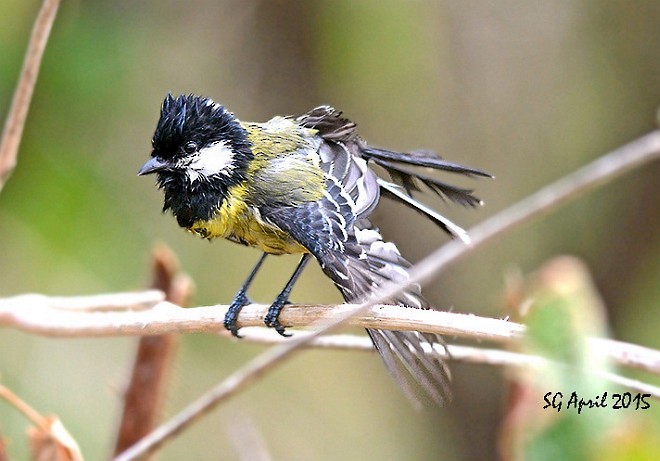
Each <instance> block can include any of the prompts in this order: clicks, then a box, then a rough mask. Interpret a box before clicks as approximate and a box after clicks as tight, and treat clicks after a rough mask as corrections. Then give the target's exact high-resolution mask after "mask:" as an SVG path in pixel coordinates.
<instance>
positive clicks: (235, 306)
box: [224, 253, 268, 338]
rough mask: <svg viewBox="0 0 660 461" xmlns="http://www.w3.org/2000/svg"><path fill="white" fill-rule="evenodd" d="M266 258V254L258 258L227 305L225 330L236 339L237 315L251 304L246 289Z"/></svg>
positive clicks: (238, 336)
mask: <svg viewBox="0 0 660 461" xmlns="http://www.w3.org/2000/svg"><path fill="white" fill-rule="evenodd" d="M266 256H268V253H264V254H262V255H261V258H259V261H257V264H255V266H254V267H253V268H252V272H250V275H248V277H247V279H245V282H243V285H241V288H240V289H239V290H238V293H236V296H234V300H233V301H232V302H231V304H230V305H229V309H227V313H226V314H225V322H224V324H225V328H226V329H227V330H229V331H230V332H231V334H232V335H234V336H236V337H237V338H240V335H239V334H238V328H236V320H237V319H238V313H239V312H240V311H241V309H242V308H243V306H247V305H248V304H250V302H251V301H250V299H249V298H248V297H247V289H248V288H249V287H250V284H251V283H252V279H254V276H255V275H257V272H259V268H260V267H261V265H262V264H263V262H264V260H265V259H266Z"/></svg>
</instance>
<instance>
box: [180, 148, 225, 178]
mask: <svg viewBox="0 0 660 461" xmlns="http://www.w3.org/2000/svg"><path fill="white" fill-rule="evenodd" d="M233 170H234V153H233V152H232V150H231V148H230V147H229V146H227V144H226V143H225V141H220V142H217V143H215V144H212V145H210V146H208V147H205V148H203V149H201V150H200V151H199V152H198V153H197V155H196V157H195V159H194V160H193V161H192V162H191V163H190V164H188V171H189V173H188V177H189V178H190V179H191V181H195V180H196V179H198V178H199V176H200V175H201V176H212V175H215V174H224V175H225V176H229V175H231V173H232V171H233Z"/></svg>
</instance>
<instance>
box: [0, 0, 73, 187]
mask: <svg viewBox="0 0 660 461" xmlns="http://www.w3.org/2000/svg"><path fill="white" fill-rule="evenodd" d="M59 5H60V2H59V0H44V2H43V4H42V5H41V9H40V10H39V15H38V16H37V19H36V21H35V22H34V26H33V28H32V34H31V36H30V43H29V44H28V49H27V52H26V54H25V61H24V62H23V68H22V69H21V74H20V77H19V78H18V84H17V86H16V91H15V92H14V98H13V100H12V103H11V107H10V109H9V114H8V115H7V121H6V122H5V128H4V130H3V133H2V139H1V140H0V191H2V188H3V187H4V185H5V183H6V182H7V179H9V176H11V173H12V172H13V171H14V168H15V167H16V159H17V157H18V148H19V146H20V145H21V137H22V135H23V128H24V127H25V120H26V119H27V114H28V109H29V108H30V100H31V99H32V93H33V92H34V85H35V84H36V82H37V76H38V75H39V67H40V66H41V58H42V57H43V54H44V50H45V49H46V44H47V43H48V37H49V35H50V30H51V28H52V26H53V22H54V21H55V16H56V15H57V9H58V7H59Z"/></svg>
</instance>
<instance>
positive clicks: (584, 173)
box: [116, 131, 660, 461]
mask: <svg viewBox="0 0 660 461" xmlns="http://www.w3.org/2000/svg"><path fill="white" fill-rule="evenodd" d="M659 156H660V132H659V131H654V132H652V133H650V134H648V135H646V136H643V137H641V138H639V139H637V140H635V141H633V142H631V143H629V144H627V145H625V146H623V147H621V148H619V149H616V150H614V151H613V152H611V153H609V154H607V155H605V156H603V157H601V158H599V159H597V160H595V161H593V162H591V163H590V164H588V165H587V166H585V167H583V168H581V169H579V170H577V171H576V172H574V173H571V174H569V175H568V176H566V177H564V178H562V179H560V180H558V181H556V182H555V183H553V184H551V185H549V186H546V187H545V188H543V189H541V190H540V191H538V192H536V193H535V194H532V195H531V196H529V197H528V198H526V199H524V200H522V201H521V202H519V203H517V204H516V205H513V206H512V207H510V208H508V209H506V210H504V211H503V212H500V213H498V214H497V215H496V216H494V217H492V218H490V219H488V220H486V221H485V222H484V223H482V224H480V225H478V226H476V227H475V228H474V229H473V230H472V231H471V232H470V235H471V239H472V244H471V245H470V246H464V245H462V244H460V243H458V242H456V241H454V242H451V243H449V244H447V245H445V246H443V247H441V248H440V249H438V250H436V251H435V252H433V253H432V254H431V255H430V256H428V257H426V258H424V259H423V260H422V261H420V262H419V263H418V264H416V265H415V266H413V267H412V268H411V270H410V280H409V281H408V283H388V284H385V285H384V286H382V287H381V288H380V289H379V292H378V294H377V295H376V296H374V298H372V299H370V300H369V301H367V302H365V303H363V304H362V305H360V306H358V307H357V308H355V309H351V310H349V311H347V312H344V313H342V314H341V315H339V316H337V317H336V318H335V319H333V320H331V321H323V322H321V323H320V324H319V325H318V329H317V330H316V331H315V332H314V333H312V334H310V335H309V336H307V337H304V338H300V337H299V338H293V339H292V340H291V341H288V342H286V343H283V344H282V345H278V346H275V347H273V348H271V349H269V350H268V351H266V352H264V353H263V354H261V355H259V356H257V357H255V358H254V359H253V360H251V361H250V362H249V363H247V364H246V365H245V366H244V367H243V368H241V369H239V370H237V371H236V372H235V373H233V374H231V375H230V376H229V377H228V378H227V379H225V380H224V381H223V382H221V383H219V384H218V385H217V386H215V387H214V388H212V389H211V390H210V391H208V392H207V393H206V394H204V395H202V396H201V397H200V398H199V399H197V400H196V401H194V402H193V403H191V404H190V405H189V406H188V407H186V408H184V409H183V410H182V411H181V412H180V413H179V414H177V415H175V416H174V417H173V418H172V419H171V420H170V421H168V422H166V423H165V424H163V425H162V426H160V427H159V428H158V429H156V430H155V431H154V432H152V433H151V434H149V435H148V436H147V437H145V438H144V439H142V440H141V441H140V442H138V443H137V444H135V445H134V446H133V447H131V448H129V449H128V450H127V451H125V452H124V453H122V454H121V455H120V456H118V457H117V458H116V460H117V461H128V460H132V459H138V458H140V457H142V456H143V455H145V454H146V453H150V452H152V451H154V450H156V449H157V448H158V447H159V446H160V445H162V444H163V443H165V441H167V439H169V438H170V437H172V436H174V435H175V434H177V433H179V432H180V431H182V430H183V429H185V428H186V427H188V426H189V425H190V424H192V423H193V422H194V421H196V420H197V419H199V418H200V417H201V416H203V415H204V414H205V413H207V412H208V411H210V410H211V409H213V408H214V407H215V406H217V405H218V404H219V403H221V402H223V401H225V400H227V399H228V398H229V397H230V396H232V395H234V394H236V393H237V392H239V391H242V390H245V389H247V388H248V387H249V385H250V384H252V383H253V382H255V380H256V378H257V377H258V376H260V375H261V374H263V373H265V372H267V371H268V370H270V369H272V368H273V367H275V366H276V364H278V363H279V362H281V361H283V360H284V359H285V358H287V357H288V356H290V355H291V354H292V353H293V352H295V351H296V350H297V349H298V348H300V347H301V346H303V345H304V344H306V343H309V342H311V341H312V340H313V339H314V338H316V337H319V336H321V335H323V334H325V333H328V332H329V331H331V330H332V329H334V328H336V327H338V326H339V325H341V324H342V323H344V322H346V321H348V320H349V318H350V317H351V316H353V315H359V314H362V313H364V312H365V311H366V310H367V309H369V308H372V307H373V306H375V305H376V304H378V303H382V302H383V301H385V300H386V299H391V298H392V297H393V296H395V295H396V294H397V293H399V292H401V291H403V290H405V288H406V287H407V286H408V285H410V284H412V283H415V282H418V283H422V282H425V281H428V280H429V279H430V278H431V277H432V276H434V275H437V274H438V273H439V272H440V271H441V270H442V269H444V268H446V267H447V266H448V265H449V264H450V263H452V262H455V261H457V260H458V259H460V258H462V257H465V256H466V255H467V254H469V253H470V252H472V251H474V250H475V249H476V248H478V247H480V246H482V245H484V244H485V243H487V242H489V241H491V240H493V239H494V238H495V237H498V236H499V235H501V234H503V233H505V232H506V231H509V230H511V229H513V228H515V227H517V226H519V225H521V224H523V223H525V222H528V221H530V220H531V219H533V218H535V217H539V216H541V215H543V214H545V213H548V212H550V211H551V210H552V209H554V208H556V207H558V206H559V205H561V204H563V203H566V202H568V201H569V200H571V199H574V198H576V197H577V196H579V195H580V194H581V193H584V192H586V191H587V190H590V189H592V188H594V187H596V186H597V185H600V184H603V183H605V182H606V181H608V180H611V179H612V178H614V177H617V176H619V175H621V174H623V173H624V172H626V171H629V170H630V169H632V168H635V167H637V166H639V165H642V164H644V163H645V162H649V161H651V160H653V159H655V158H657V157H659Z"/></svg>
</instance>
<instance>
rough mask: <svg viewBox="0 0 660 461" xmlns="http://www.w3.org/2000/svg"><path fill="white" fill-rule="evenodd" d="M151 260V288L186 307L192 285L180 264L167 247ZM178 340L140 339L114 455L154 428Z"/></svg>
mask: <svg viewBox="0 0 660 461" xmlns="http://www.w3.org/2000/svg"><path fill="white" fill-rule="evenodd" d="M152 257H153V269H152V273H153V275H152V277H153V279H152V283H151V287H152V288H154V289H156V290H161V291H162V292H164V293H165V296H166V299H167V301H169V302H172V303H175V304H177V305H181V306H185V305H186V304H187V303H188V301H189V299H190V295H191V294H192V281H191V280H190V279H189V278H188V277H186V276H184V275H182V274H180V273H179V264H178V262H177V261H176V258H175V256H174V255H173V254H172V252H171V251H170V250H169V249H168V248H167V247H165V246H159V247H157V248H156V249H155V250H154V251H153V256H152ZM177 338H178V336H176V335H173V334H169V335H157V336H143V337H141V338H140V341H139V344H138V348H137V353H136V357H135V363H134V365H133V373H132V375H131V380H130V382H129V384H128V387H127V389H126V392H125V394H124V408H123V413H122V417H121V420H120V423H119V430H118V435H117V442H116V444H115V450H114V454H115V455H117V454H119V453H121V452H122V451H124V450H125V449H127V448H128V447H130V446H131V445H133V444H134V443H135V442H137V441H138V440H140V439H141V438H142V437H144V436H145V435H147V434H148V433H149V432H150V431H151V430H152V429H153V428H154V427H155V425H156V422H157V421H158V418H159V416H160V412H161V409H162V407H163V402H164V399H165V389H166V386H167V382H168V378H169V370H170V365H171V363H172V358H173V356H174V354H175V352H176V347H177V343H178V341H177Z"/></svg>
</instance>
